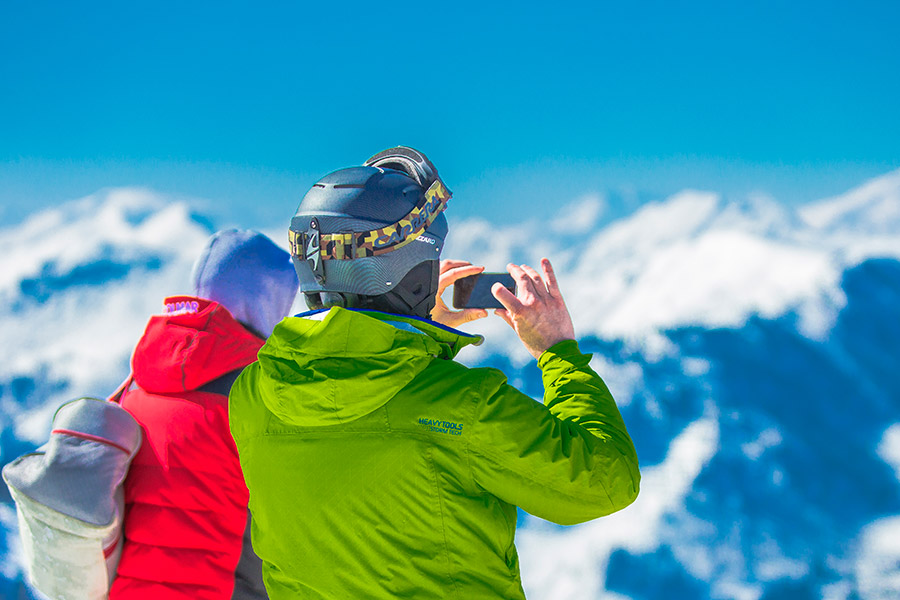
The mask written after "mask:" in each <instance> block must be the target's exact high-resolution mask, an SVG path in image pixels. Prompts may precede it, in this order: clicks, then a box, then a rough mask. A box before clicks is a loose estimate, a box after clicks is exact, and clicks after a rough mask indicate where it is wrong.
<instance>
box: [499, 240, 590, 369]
mask: <svg viewBox="0 0 900 600" xmlns="http://www.w3.org/2000/svg"><path fill="white" fill-rule="evenodd" d="M541 269H542V270H543V271H544V279H546V281H544V279H542V278H541V276H540V275H539V274H538V272H537V271H535V270H534V269H532V268H531V267H529V266H528V265H521V266H520V265H513V264H510V265H508V266H507V270H508V271H509V274H510V275H512V277H513V279H515V280H516V293H515V295H514V294H513V293H512V292H510V291H509V290H508V289H506V288H505V287H503V284H502V283H495V284H494V285H493V287H491V293H492V294H494V298H496V299H497V300H498V301H499V302H500V304H502V305H503V306H504V308H498V309H496V310H495V311H494V313H495V314H496V315H498V316H499V317H501V318H503V320H504V321H506V322H507V323H509V326H510V327H512V328H513V329H514V330H515V331H516V335H518V336H519V339H520V340H522V343H523V344H524V345H525V348H526V349H527V350H528V351H529V352H530V353H531V355H532V356H534V357H535V358H540V356H541V354H543V352H544V350H546V349H547V348H549V347H551V346H553V345H554V344H556V343H557V342H561V341H563V340H574V339H575V328H574V327H573V326H572V317H571V316H570V315H569V310H568V309H567V308H566V303H565V301H563V297H562V294H560V292H559V284H558V283H557V281H556V274H555V273H554V272H553V266H552V265H551V264H550V261H549V260H547V259H546V258H542V259H541Z"/></svg>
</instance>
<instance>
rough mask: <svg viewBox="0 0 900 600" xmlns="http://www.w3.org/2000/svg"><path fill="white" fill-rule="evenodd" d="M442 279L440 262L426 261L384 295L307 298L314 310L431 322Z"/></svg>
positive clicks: (313, 295)
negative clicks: (339, 309)
mask: <svg viewBox="0 0 900 600" xmlns="http://www.w3.org/2000/svg"><path fill="white" fill-rule="evenodd" d="M439 278H440V261H437V260H426V261H423V262H420V263H419V264H417V265H416V266H415V267H413V268H412V269H410V270H409V271H408V272H407V273H406V275H405V276H404V277H403V279H401V280H400V282H399V283H398V284H397V285H396V286H394V288H393V289H392V290H391V291H389V292H385V293H384V294H379V295H377V296H365V295H362V294H351V293H344V292H340V293H338V292H307V293H305V294H304V295H305V297H306V304H307V306H309V308H310V309H312V310H318V309H322V308H330V307H332V306H341V307H344V308H362V309H368V310H377V311H379V312H386V313H392V314H399V315H410V316H413V317H419V318H421V319H429V318H431V311H432V310H433V309H434V305H435V302H436V301H437V289H438V280H439Z"/></svg>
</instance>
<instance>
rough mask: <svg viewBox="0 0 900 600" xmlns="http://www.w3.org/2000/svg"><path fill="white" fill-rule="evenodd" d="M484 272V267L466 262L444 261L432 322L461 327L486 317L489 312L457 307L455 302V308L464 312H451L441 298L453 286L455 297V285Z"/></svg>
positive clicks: (476, 308) (442, 262)
mask: <svg viewBox="0 0 900 600" xmlns="http://www.w3.org/2000/svg"><path fill="white" fill-rule="evenodd" d="M482 271H484V267H481V266H477V265H473V264H472V263H470V262H467V261H464V260H452V259H448V260H442V261H441V266H440V275H439V277H438V291H437V300H436V302H435V305H434V308H433V309H432V311H431V318H432V320H433V321H436V322H437V323H440V324H441V325H446V326H448V327H459V326H460V325H462V324H463V323H468V322H469V321H474V320H476V319H482V318H484V317H486V316H487V311H486V310H484V309H482V308H478V307H468V308H467V307H462V306H456V303H455V302H454V306H455V308H462V309H463V310H459V311H453V310H450V309H449V308H448V307H447V304H446V303H445V302H444V300H443V299H442V298H441V295H442V294H443V293H444V290H446V289H447V288H448V287H450V286H451V285H453V289H454V295H455V290H456V285H454V284H456V283H457V282H458V281H459V280H461V279H463V278H465V277H471V276H473V275H477V274H479V273H481V272H482Z"/></svg>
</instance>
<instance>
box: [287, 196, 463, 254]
mask: <svg viewBox="0 0 900 600" xmlns="http://www.w3.org/2000/svg"><path fill="white" fill-rule="evenodd" d="M450 195H451V194H450V191H449V190H448V189H447V188H446V187H445V186H444V184H443V182H441V180H440V179H436V180H435V181H434V182H433V183H432V184H431V185H430V186H429V187H428V189H427V190H425V195H424V196H423V198H422V200H421V201H420V202H419V203H418V204H417V205H416V206H415V208H413V209H412V210H411V211H409V213H407V214H406V216H404V217H403V218H402V219H400V220H399V221H397V222H396V223H393V224H391V225H387V226H385V227H379V228H378V229H372V230H370V231H358V232H357V231H350V232H344V233H326V234H319V233H318V222H316V226H315V227H314V228H313V229H314V231H310V232H309V233H307V232H302V231H292V230H291V231H288V243H289V245H290V248H291V255H293V256H294V257H296V258H298V259H300V260H304V259H305V258H306V254H307V250H309V251H310V252H315V248H313V247H311V246H309V245H308V244H309V241H310V240H311V239H312V238H313V236H315V237H318V240H317V241H318V250H319V255H320V257H321V259H322V260H352V259H354V258H365V257H368V256H379V255H381V254H385V253H387V252H391V251H392V250H397V249H399V248H402V247H403V246H406V245H407V244H409V243H410V242H413V241H415V239H416V238H418V237H419V236H420V235H422V234H423V233H424V232H425V230H426V229H428V227H430V226H431V224H432V223H434V220H435V219H437V217H438V215H439V214H441V213H442V212H444V210H445V209H446V208H447V202H448V201H449V200H450ZM310 263H311V265H310V266H313V265H312V263H316V266H319V265H321V262H318V261H315V260H314V259H312V260H310ZM313 270H314V271H315V268H314V269H313Z"/></svg>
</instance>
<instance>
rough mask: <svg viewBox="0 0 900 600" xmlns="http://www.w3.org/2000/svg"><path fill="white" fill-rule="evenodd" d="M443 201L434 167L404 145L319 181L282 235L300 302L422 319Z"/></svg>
mask: <svg viewBox="0 0 900 600" xmlns="http://www.w3.org/2000/svg"><path fill="white" fill-rule="evenodd" d="M449 199H450V191H449V190H448V189H447V188H446V187H445V186H444V184H443V182H442V181H441V180H440V178H439V177H438V175H437V169H435V168H434V165H432V164H431V162H430V161H429V160H428V159H427V158H426V157H425V155H424V154H422V153H420V152H417V151H416V150H413V149H412V148H407V147H404V146H399V147H397V148H391V149H389V150H385V151H384V152H380V153H378V154H376V155H375V156H373V157H372V158H370V159H369V160H367V161H366V163H365V165H364V166H362V167H350V168H347V169H341V170H339V171H335V172H334V173H331V174H329V175H326V176H325V177H323V178H322V179H320V180H319V181H318V182H317V183H316V184H315V185H313V187H312V189H311V190H310V191H309V192H307V194H306V196H304V197H303V200H301V202H300V206H299V207H298V208H297V212H296V214H295V215H294V218H293V219H291V228H290V231H289V234H288V235H289V239H290V245H291V256H292V257H293V260H294V268H295V269H296V270H297V275H298V276H299V278H300V289H301V291H302V292H303V293H304V295H305V297H306V303H307V304H308V305H309V307H310V308H313V309H315V308H323V307H329V306H344V307H355V308H370V309H374V310H381V311H385V312H392V313H399V314H408V315H413V316H417V317H423V318H427V317H428V316H429V315H430V313H431V309H432V308H434V302H435V296H436V293H437V285H438V272H439V267H438V265H439V259H440V255H441V249H442V248H443V246H444V239H445V238H446V236H447V220H446V218H445V217H444V215H443V214H442V212H443V210H444V209H445V208H446V203H447V201H448V200H449Z"/></svg>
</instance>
